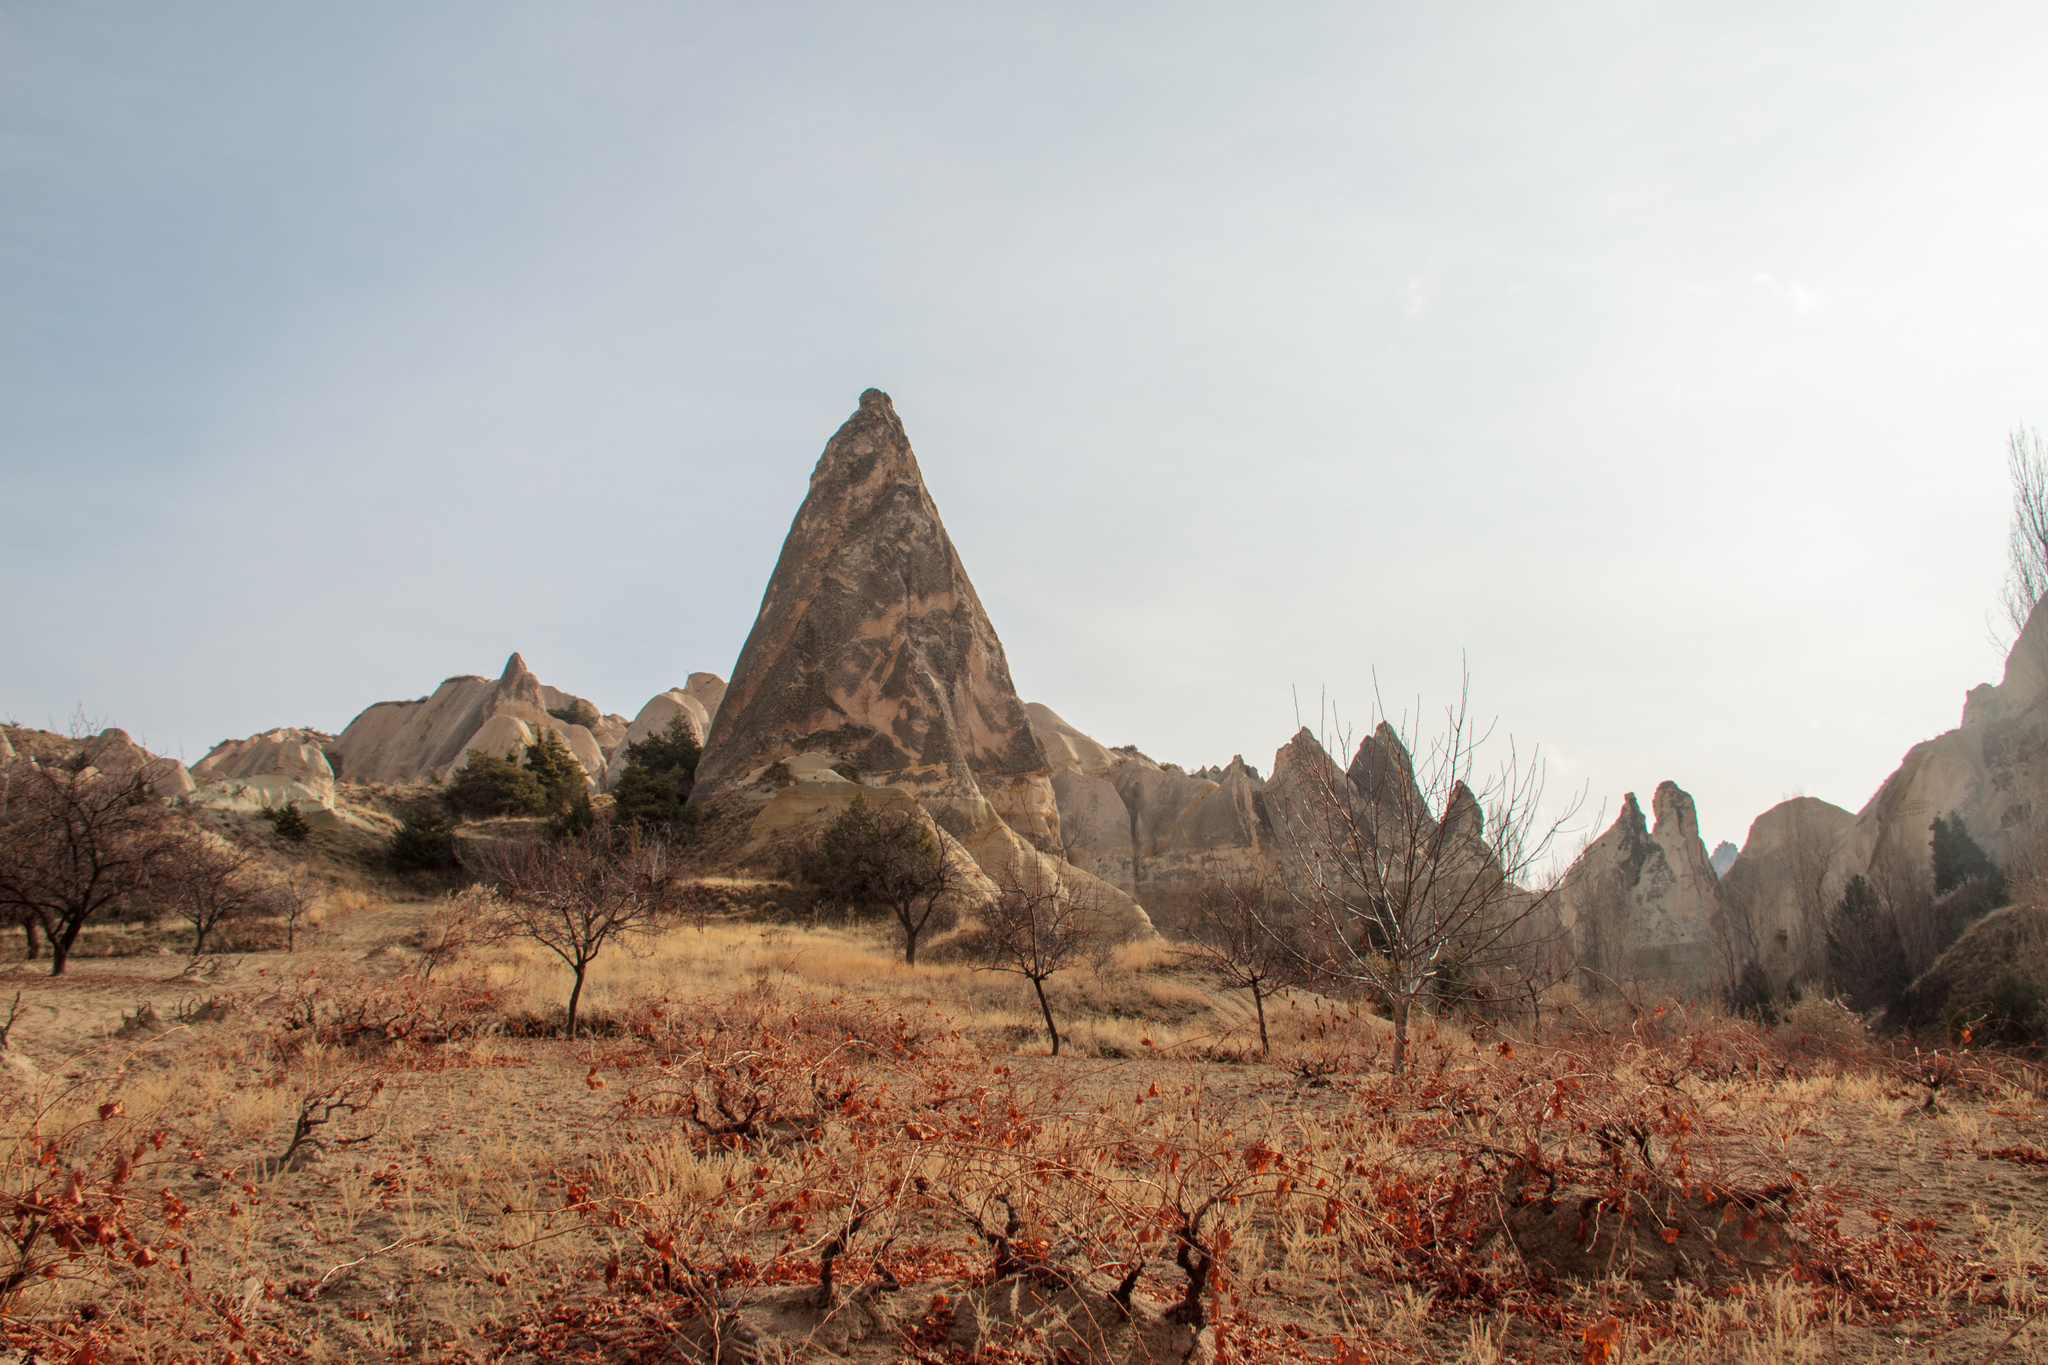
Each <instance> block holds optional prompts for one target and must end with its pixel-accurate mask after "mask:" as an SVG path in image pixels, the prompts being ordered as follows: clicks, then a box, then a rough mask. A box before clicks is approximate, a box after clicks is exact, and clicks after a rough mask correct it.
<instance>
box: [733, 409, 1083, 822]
mask: <svg viewBox="0 0 2048 1365" xmlns="http://www.w3.org/2000/svg"><path fill="white" fill-rule="evenodd" d="M806 750H816V751H818V752H822V753H830V754H833V755H836V756H838V757H840V758H844V759H847V760H849V761H851V762H852V763H854V764H855V765H857V766H858V767H859V768H860V769H861V771H862V772H863V773H864V774H867V775H869V776H888V775H891V774H899V775H901V777H902V780H903V781H906V782H909V783H910V784H911V785H913V786H915V787H916V788H917V789H918V795H919V798H920V799H921V800H926V801H927V804H929V801H930V799H932V798H936V797H941V796H945V797H950V798H954V799H958V800H962V801H968V802H970V803H971V802H972V801H973V800H974V799H975V798H977V797H979V796H986V797H987V799H988V800H989V801H990V802H991V803H993V805H994V807H995V809H996V811H997V813H998V814H1000V815H1002V816H1003V818H1004V819H1006V820H1010V821H1011V823H1012V825H1013V827H1014V828H1017V829H1018V832H1020V833H1026V834H1027V835H1035V834H1036V833H1039V832H1041V831H1038V830H1036V829H1034V828H1032V826H1033V824H1034V822H1036V823H1039V824H1042V823H1044V822H1045V821H1047V820H1048V819H1050V820H1052V821H1053V822H1055V823H1056V820H1057V816H1056V815H1055V814H1053V813H1052V812H1053V809H1054V806H1053V797H1052V790H1051V786H1050V771H1049V765H1048V764H1047V761H1046V757H1045V750H1044V747H1043V746H1042V745H1041V744H1040V743H1039V740H1038V736H1037V734H1036V733H1035V732H1034V731H1033V730H1032V728H1031V725H1030V721H1029V718H1028V716H1027V715H1026V713H1025V710H1024V703H1023V702H1022V701H1021V700H1019V699H1018V697H1017V693H1016V688H1015V686H1014V684H1013V683H1012V681H1011V678H1010V667H1009V663H1008V661H1007V660H1006V659H1005V658H1004V656H1003V648H1002V644H1001V642H1000V641H999V640H998V639H997V638H996V633H995V628H994V626H993V625H991V624H990V622H989V619H988V614H987V612H986V611H985V610H984V609H983V607H982V604H981V600H980V598H979V597H978V596H977V595H976V593H975V591H974V585H973V584H972V583H971V582H970V581H969V579H968V577H967V571H966V569H965V567H964V566H963V565H962V563H961V561H960V556H959V553H958V552H957V551H956V550H955V549H954V547H953V542H952V540H951V538H950V537H948V536H947V534H946V528H945V525H944V523H943V522H942V521H941V520H940V518H939V511H938V508H937V506H936V505H935V504H934V503H933V502H932V498H931V494H930V492H929V491H928V490H927V489H926V487H925V484H924V479H923V476H922V475H921V474H920V473H919V471H918V465H917V459H916V457H915V456H914V455H913V454H912V453H911V449H910V441H909V438H908V437H907V436H906V435H905V433H904V429H903V423H902V422H901V421H900V420H899V419H898V418H897V415H896V410H895V408H894V406H893V405H892V404H891V403H890V401H889V397H888V395H887V394H885V393H882V392H881V391H880V390H878V389H870V390H868V391H867V392H866V393H864V394H862V395H861V403H860V409H859V410H858V411H857V412H855V413H854V414H853V415H852V416H850V417H849V418H847V420H846V422H845V424H844V425H843V426H841V427H840V428H839V430H838V432H837V433H835V434H834V435H833V437H832V439H831V441H830V442H828V443H827V444H826V446H825V450H824V453H823V454H822V455H820V456H819V457H818V463H817V466H816V467H815V468H814V469H813V470H812V472H811V481H810V489H809V492H808V493H807V494H806V496H805V498H804V501H803V505H802V506H801V507H800V508H798V509H797V514H796V518H795V520H794V521H793V522H792V523H791V524H790V528H789V535H788V537H787V538H786V539H785V540H784V541H783V545H782V554H781V556H780V557H779V558H778V559H777V561H776V565H775V571H774V573H773V574H772V575H771V576H770V578H769V580H768V586H767V589H766V591H765V592H764V593H763V594H762V598H761V610H760V614H759V615H758V616H757V617H756V619H755V621H754V628H753V630H752V632H750V633H749V635H748V636H747V642H746V645H745V646H744V647H743V648H742V650H741V651H740V657H739V661H738V663H737V664H736V665H735V666H734V669H733V676H732V681H731V683H730V685H729V686H728V687H727V689H726V692H725V697H724V700H723V702H722V703H721V704H720V706H719V708H718V714H717V716H716V717H715V718H714V720H713V722H712V729H711V735H710V737H709V740H708V742H707V744H706V746H705V752H704V757H703V759H702V761H701V762H700V763H699V765H698V770H697V781H698V785H699V787H700V789H702V790H705V791H707V792H710V793H715V792H716V791H717V790H718V789H719V788H720V787H721V786H722V785H723V784H724V783H726V782H728V781H730V780H732V779H734V778H737V777H739V776H742V775H743V774H745V773H746V772H748V771H750V770H751V769H753V768H754V767H756V766H758V765H760V764H763V763H767V762H771V761H773V760H775V759H778V758H784V757H788V756H790V755H793V754H797V753H802V752H805V751H806ZM892 780H893V779H892ZM1013 816H1014V817H1016V818H1014V819H1013V818H1012V817H1013Z"/></svg>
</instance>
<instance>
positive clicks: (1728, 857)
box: [1707, 839, 1742, 877]
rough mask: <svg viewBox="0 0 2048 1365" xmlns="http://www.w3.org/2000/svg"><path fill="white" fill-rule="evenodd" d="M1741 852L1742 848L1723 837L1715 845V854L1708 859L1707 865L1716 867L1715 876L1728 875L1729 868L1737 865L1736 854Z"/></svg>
mask: <svg viewBox="0 0 2048 1365" xmlns="http://www.w3.org/2000/svg"><path fill="white" fill-rule="evenodd" d="M1741 852H1742V850H1741V849H1739V848H1737V847H1735V845H1733V844H1731V843H1729V842H1728V841H1727V840H1726V839H1723V840H1722V841H1721V842H1720V843H1718V844H1715V845H1714V852H1713V855H1712V856H1711V857H1709V858H1708V859H1707V865H1708V866H1709V867H1711V868H1713V869H1714V875H1715V876H1717V877H1725V876H1727V875H1728V869H1729V868H1731V867H1733V866H1735V859H1736V856H1737V855H1738V854H1740V853H1741Z"/></svg>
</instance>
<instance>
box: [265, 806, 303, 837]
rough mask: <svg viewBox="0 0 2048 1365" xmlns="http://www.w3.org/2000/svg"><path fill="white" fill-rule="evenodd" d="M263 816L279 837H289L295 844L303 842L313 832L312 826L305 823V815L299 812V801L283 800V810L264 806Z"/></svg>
mask: <svg viewBox="0 0 2048 1365" xmlns="http://www.w3.org/2000/svg"><path fill="white" fill-rule="evenodd" d="M263 818H264V819H266V820H268V821H269V822H270V827H271V828H272V829H273V830H276V831H277V835H278V837H279V838H280V839H289V840H291V841H292V842H293V843H295V844H303V843H305V842H306V839H307V837H308V836H310V835H311V834H312V833H313V827H312V826H311V825H309V824H307V823H306V817H305V816H303V815H301V814H299V803H298V802H296V801H287V802H285V803H284V809H283V810H273V809H272V808H271V807H269V806H265V807H264V808H263Z"/></svg>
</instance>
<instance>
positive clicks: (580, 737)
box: [326, 654, 605, 784]
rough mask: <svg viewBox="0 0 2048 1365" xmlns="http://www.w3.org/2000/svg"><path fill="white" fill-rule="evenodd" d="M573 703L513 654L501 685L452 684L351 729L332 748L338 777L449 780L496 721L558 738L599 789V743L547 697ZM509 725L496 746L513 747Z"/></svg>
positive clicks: (370, 713) (386, 706) (381, 708)
mask: <svg viewBox="0 0 2048 1365" xmlns="http://www.w3.org/2000/svg"><path fill="white" fill-rule="evenodd" d="M550 692H553V694H554V696H555V697H556V698H557V699H558V700H566V701H574V700H576V698H572V697H569V696H568V694H567V693H563V692H554V690H553V689H551V688H549V689H544V688H543V687H542V686H541V682H540V679H538V678H536V677H535V676H534V675H533V673H532V671H531V670H530V669H528V668H527V666H526V660H524V659H522V658H520V657H519V655H517V654H514V655H513V656H512V657H511V658H509V659H507V660H506V661H505V671H504V672H503V673H502V674H501V675H500V676H499V677H498V680H497V681H496V682H492V681H491V680H489V679H488V678H481V677H477V676H475V675H463V676H459V677H454V678H450V679H448V680H447V681H446V682H444V683H442V684H441V686H440V687H439V688H437V689H435V691H434V694H433V695H432V696H431V697H422V698H420V699H419V700H418V701H384V702H378V703H377V704H376V705H375V706H372V707H370V708H369V709H368V710H366V711H364V712H363V713H362V714H361V715H359V716H357V717H356V718H355V719H354V720H352V721H350V722H349V723H348V728H347V729H345V730H343V731H342V732H341V734H340V736H339V737H337V738H336V739H335V740H334V741H333V742H332V743H330V744H328V745H327V746H326V751H327V755H328V757H329V759H330V760H339V764H338V768H339V774H340V775H341V776H342V777H345V778H347V779H348V780H350V781H353V782H409V781H411V780H413V779H415V778H419V777H425V776H427V775H429V774H433V775H435V776H438V777H440V778H442V779H444V780H445V779H446V778H447V777H448V776H450V775H451V774H452V773H454V772H455V770H456V769H457V768H458V767H460V766H461V765H462V763H463V761H464V755H465V754H467V753H468V751H469V750H470V749H471V748H472V747H475V746H474V744H473V741H474V740H475V738H476V737H477V735H478V733H479V732H481V731H482V730H483V729H484V727H485V725H486V724H487V723H488V722H490V721H492V720H493V719H494V718H498V717H505V718H508V719H510V720H512V721H516V722H518V723H519V724H520V725H522V726H524V728H525V731H526V733H527V735H528V736H529V740H530V739H531V738H532V737H535V736H538V735H539V734H540V733H541V732H543V731H550V730H551V731H553V732H554V733H556V734H557V735H560V736H561V738H562V741H563V743H564V744H566V745H567V746H568V748H569V752H571V753H573V754H575V755H576V761H577V762H578V763H580V764H582V766H583V770H584V772H585V774H586V775H587V776H588V777H589V779H590V780H591V782H592V783H593V784H595V783H596V781H597V779H598V777H599V776H600V775H601V774H602V773H603V772H604V767H605V762H604V752H603V748H602V746H600V745H599V743H598V740H597V737H596V736H595V735H593V734H592V733H591V732H590V730H589V729H587V728H586V727H584V726H582V725H574V724H570V723H568V722H565V721H563V720H560V719H558V718H557V717H555V716H551V715H549V714H548V695H549V693H550ZM511 733H514V731H513V730H512V728H511V727H509V726H506V725H499V726H497V727H496V728H495V729H493V730H492V731H491V743H493V744H500V743H504V742H508V741H507V736H509V735H510V734H511Z"/></svg>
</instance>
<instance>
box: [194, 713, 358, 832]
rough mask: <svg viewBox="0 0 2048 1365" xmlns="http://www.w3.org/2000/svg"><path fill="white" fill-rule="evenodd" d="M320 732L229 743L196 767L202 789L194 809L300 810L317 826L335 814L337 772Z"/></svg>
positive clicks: (268, 734)
mask: <svg viewBox="0 0 2048 1365" xmlns="http://www.w3.org/2000/svg"><path fill="white" fill-rule="evenodd" d="M330 738H331V737H330V736H328V735H323V734H321V733H320V732H319V731H317V730H300V729H279V730H266V731H264V732H263V733H262V734H260V735H251V736H250V737H249V738H247V739H224V740H222V741H221V742H220V743H218V744H216V745H214V746H213V748H212V749H210V750H208V751H207V754H206V757H205V758H202V759H200V760H199V761H198V762H197V763H195V764H193V765H192V778H193V780H194V781H195V782H197V783H198V784H199V787H198V789H197V790H196V791H195V792H194V793H193V794H192V795H191V796H190V797H189V798H187V802H188V804H190V805H195V806H211V807H214V808H217V809H224V810H238V811H256V810H262V809H265V808H268V809H270V810H283V809H284V808H285V807H286V806H287V805H295V806H297V807H298V808H299V814H300V815H302V816H305V817H306V818H307V819H308V820H310V821H315V822H317V819H318V817H319V816H320V815H321V814H326V815H333V814H334V813H335V799H334V769H333V768H332V767H331V766H330V765H329V764H328V762H327V755H326V753H325V751H324V750H323V748H322V745H323V744H324V743H325V742H326V741H327V740H328V739H330Z"/></svg>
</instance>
